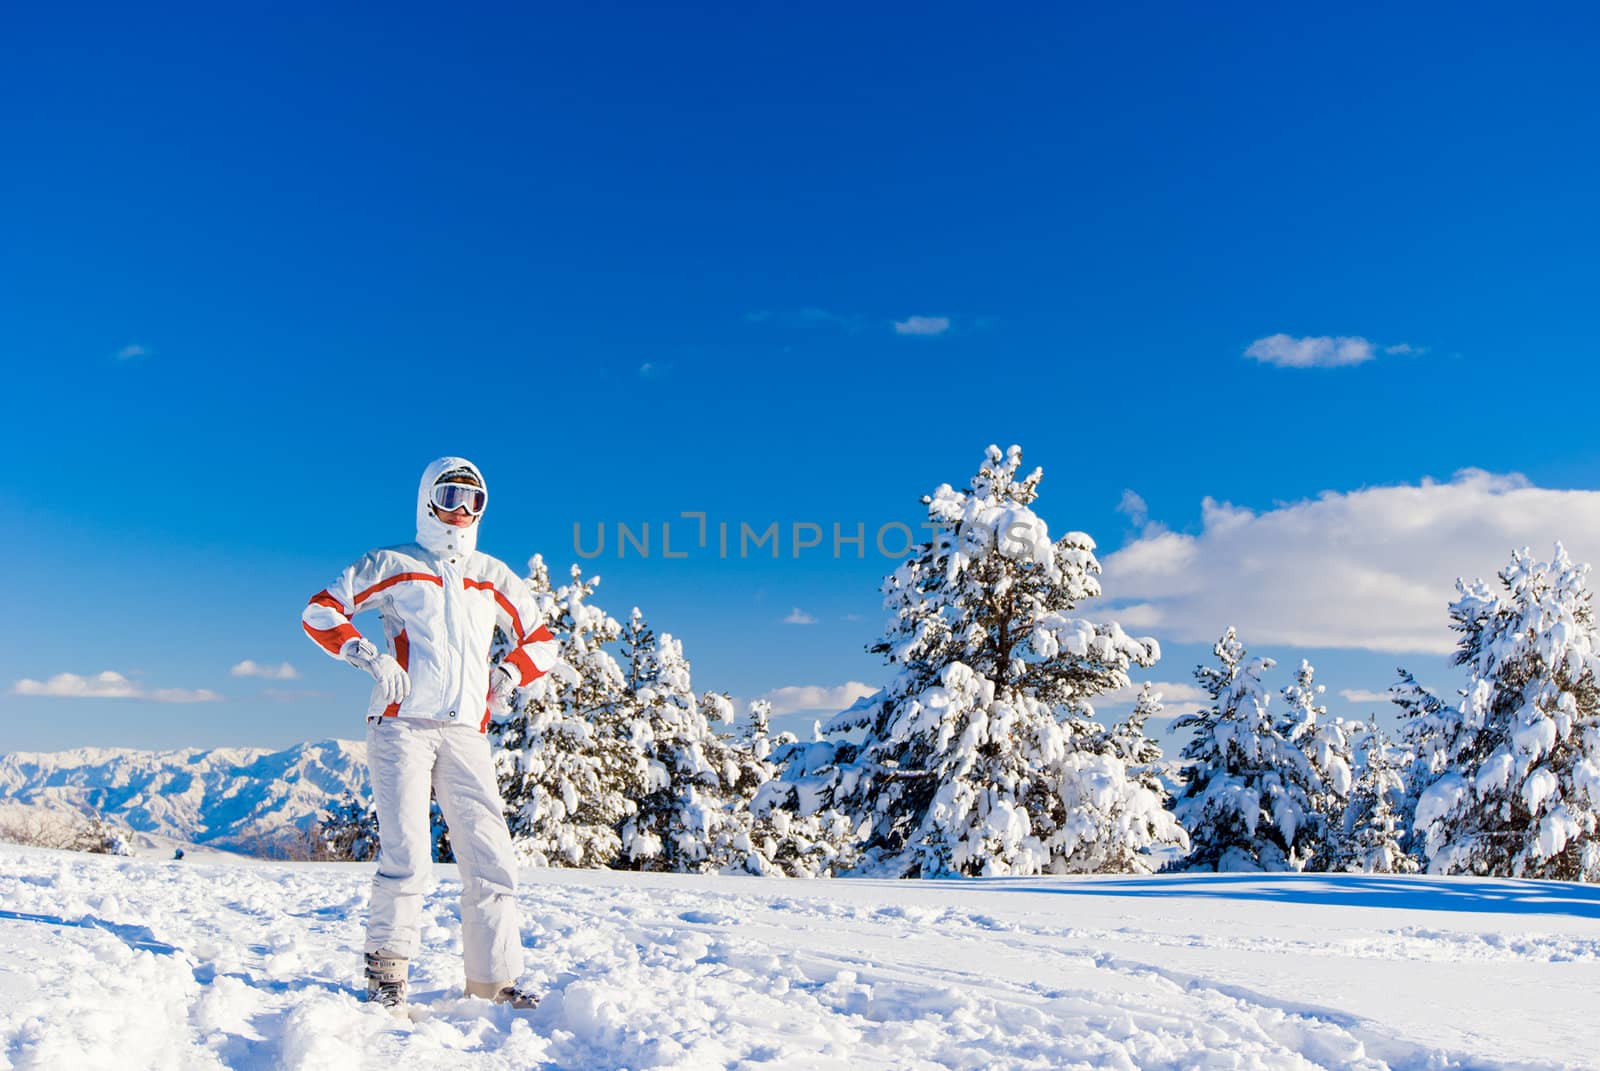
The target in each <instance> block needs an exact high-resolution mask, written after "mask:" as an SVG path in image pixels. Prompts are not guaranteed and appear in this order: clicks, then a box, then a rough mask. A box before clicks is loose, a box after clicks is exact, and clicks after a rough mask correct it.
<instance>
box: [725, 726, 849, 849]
mask: <svg viewBox="0 0 1600 1071" xmlns="http://www.w3.org/2000/svg"><path fill="white" fill-rule="evenodd" d="M771 713H772V704H771V703H769V702H767V701H766V700H764V699H758V700H756V701H755V702H753V703H751V704H750V713H749V719H748V721H747V722H746V724H745V725H744V728H743V731H742V732H741V734H740V735H739V737H738V739H737V740H736V741H735V743H734V750H735V753H736V754H738V755H739V761H740V768H741V777H740V781H739V785H738V793H739V797H740V801H739V802H740V807H741V809H742V810H743V811H744V812H745V813H744V816H743V821H744V822H746V823H747V828H746V829H744V830H741V834H742V838H743V839H742V840H740V841H739V842H738V847H739V849H740V850H741V852H742V859H740V860H739V862H738V867H739V869H742V870H744V871H747V872H748V873H752V874H784V875H788V876H789V877H795V878H816V877H826V876H830V875H833V874H836V873H839V872H840V871H844V870H848V869H849V868H851V867H853V866H854V865H855V864H856V861H857V856H858V852H857V849H856V839H857V838H856V831H855V829H854V827H853V826H852V825H851V824H850V820H849V819H848V818H847V817H846V816H844V815H842V814H840V813H839V812H837V811H834V810H830V809H826V808H824V809H820V810H819V809H817V808H815V807H810V808H808V807H806V806H805V805H804V804H803V803H802V800H801V796H800V791H799V788H798V786H796V785H795V784H793V783H789V782H785V781H783V780H781V779H780V778H779V777H778V773H779V771H780V770H781V769H782V766H783V764H784V762H785V761H786V759H787V757H788V755H789V753H790V751H791V749H792V748H793V747H794V745H795V744H796V740H795V737H794V734H793V733H780V734H778V736H776V737H774V736H773V735H772V731H771V727H770V719H771Z"/></svg>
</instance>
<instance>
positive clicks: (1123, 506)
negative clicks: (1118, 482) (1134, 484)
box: [1117, 488, 1150, 528]
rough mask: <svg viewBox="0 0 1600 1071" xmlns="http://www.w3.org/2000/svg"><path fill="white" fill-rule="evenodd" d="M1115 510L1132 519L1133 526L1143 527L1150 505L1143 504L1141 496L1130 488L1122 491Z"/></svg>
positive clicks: (1148, 517) (1148, 516) (1148, 514)
mask: <svg viewBox="0 0 1600 1071" xmlns="http://www.w3.org/2000/svg"><path fill="white" fill-rule="evenodd" d="M1117 512H1118V513H1120V514H1122V515H1123V516H1124V517H1127V518H1128V520H1130V521H1132V522H1133V526H1134V527H1135V528H1143V527H1144V522H1146V521H1148V520H1149V519H1150V507H1149V506H1148V505H1146V504H1145V501H1144V498H1143V496H1141V495H1140V494H1139V493H1138V492H1137V491H1134V490H1132V489H1131V488H1130V489H1127V490H1124V491H1123V492H1122V501H1120V502H1118V503H1117Z"/></svg>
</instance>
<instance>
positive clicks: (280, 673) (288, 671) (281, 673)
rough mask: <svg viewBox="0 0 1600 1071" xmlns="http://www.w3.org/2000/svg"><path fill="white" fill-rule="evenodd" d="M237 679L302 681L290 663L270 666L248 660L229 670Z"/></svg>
mask: <svg viewBox="0 0 1600 1071" xmlns="http://www.w3.org/2000/svg"><path fill="white" fill-rule="evenodd" d="M228 672H229V673H231V674H232V675H233V676H235V677H265V678H266V679H267V680H271V681H294V680H299V679H300V674H299V672H298V671H297V670H296V669H295V668H294V667H293V666H291V665H290V664H289V663H287V662H284V663H282V664H281V665H276V666H268V665H263V664H262V663H260V662H252V661H250V659H248V658H246V659H245V660H244V661H243V662H240V663H239V664H238V665H236V666H234V667H233V668H232V669H230V670H228Z"/></svg>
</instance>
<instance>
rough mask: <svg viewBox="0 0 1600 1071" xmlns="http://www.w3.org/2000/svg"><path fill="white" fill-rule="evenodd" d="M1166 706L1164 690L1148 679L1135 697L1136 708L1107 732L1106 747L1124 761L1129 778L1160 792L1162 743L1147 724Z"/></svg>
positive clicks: (1134, 706)
mask: <svg viewBox="0 0 1600 1071" xmlns="http://www.w3.org/2000/svg"><path fill="white" fill-rule="evenodd" d="M1165 709H1166V707H1165V705H1164V704H1163V703H1162V702H1161V693H1160V692H1158V691H1156V690H1155V689H1154V688H1152V687H1151V686H1150V683H1149V682H1148V681H1146V682H1145V683H1144V685H1142V686H1141V687H1140V689H1139V695H1138V696H1137V698H1135V699H1134V702H1133V710H1132V711H1131V712H1130V713H1129V714H1128V716H1127V717H1126V718H1124V719H1123V720H1121V721H1119V722H1117V723H1116V724H1115V725H1113V726H1112V727H1111V728H1110V729H1108V730H1107V731H1106V734H1105V745H1104V747H1103V748H1102V750H1108V751H1110V753H1111V754H1113V755H1115V756H1117V758H1119V759H1121V760H1122V761H1123V763H1124V764H1125V765H1126V766H1127V767H1128V776H1129V777H1132V778H1134V779H1136V780H1138V781H1139V783H1140V784H1143V785H1145V786H1146V787H1148V788H1152V789H1155V790H1156V791H1162V787H1161V759H1162V751H1161V744H1160V743H1159V742H1158V741H1156V740H1154V739H1153V738H1152V737H1151V736H1150V735H1149V733H1147V732H1146V731H1145V725H1146V723H1148V722H1149V721H1150V719H1151V718H1159V717H1160V716H1161V712H1162V711H1163V710H1165Z"/></svg>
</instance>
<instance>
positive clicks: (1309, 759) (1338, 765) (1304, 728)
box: [1278, 659, 1354, 870]
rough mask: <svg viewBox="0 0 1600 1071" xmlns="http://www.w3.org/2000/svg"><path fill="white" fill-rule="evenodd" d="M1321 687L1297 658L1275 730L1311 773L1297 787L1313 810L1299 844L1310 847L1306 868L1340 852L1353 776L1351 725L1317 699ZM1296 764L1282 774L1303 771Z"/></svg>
mask: <svg viewBox="0 0 1600 1071" xmlns="http://www.w3.org/2000/svg"><path fill="white" fill-rule="evenodd" d="M1323 691H1324V687H1323V686H1322V685H1320V684H1318V683H1317V682H1316V670H1315V669H1314V668H1313V667H1312V665H1311V663H1310V662H1307V661H1306V660H1305V659H1301V660H1300V668H1299V669H1297V670H1296V671H1295V677H1294V683H1293V684H1291V685H1289V686H1288V687H1287V688H1285V689H1283V693H1282V694H1283V716H1282V718H1281V719H1280V720H1279V722H1278V731H1279V732H1280V733H1282V734H1283V735H1284V737H1286V738H1287V739H1288V741H1289V743H1291V744H1293V745H1294V746H1295V747H1296V748H1298V749H1299V750H1300V753H1301V754H1303V755H1304V756H1305V757H1306V764H1307V766H1308V767H1309V774H1310V776H1309V777H1305V779H1304V780H1303V781H1302V782H1301V784H1300V786H1299V787H1300V789H1301V791H1303V792H1304V793H1305V795H1306V798H1307V799H1309V800H1310V801H1311V815H1312V817H1313V819H1314V822H1312V823H1311V824H1309V826H1308V829H1307V831H1306V839H1305V841H1304V843H1303V850H1304V851H1305V852H1307V853H1309V860H1308V862H1307V864H1306V865H1307V868H1308V869H1311V870H1327V869H1329V867H1330V866H1332V865H1333V859H1334V857H1335V856H1337V855H1338V854H1339V853H1340V852H1341V850H1342V849H1341V847H1340V845H1339V840H1340V838H1341V837H1342V836H1343V835H1344V809H1345V805H1346V804H1347V803H1348V802H1349V799H1350V788H1351V785H1352V783H1353V780H1354V776H1353V772H1352V770H1351V754H1350V739H1349V728H1350V727H1349V726H1348V724H1347V723H1346V722H1345V721H1344V719H1343V718H1330V717H1329V716H1328V708H1327V707H1326V706H1324V705H1323V704H1322V703H1320V702H1319V701H1318V700H1319V699H1320V698H1321V696H1322V693H1323ZM1296 770H1297V768H1296V767H1295V766H1291V767H1289V768H1287V769H1285V770H1284V777H1285V779H1286V780H1287V779H1290V778H1294V777H1297V776H1301V775H1300V774H1298V773H1297V772H1296Z"/></svg>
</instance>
